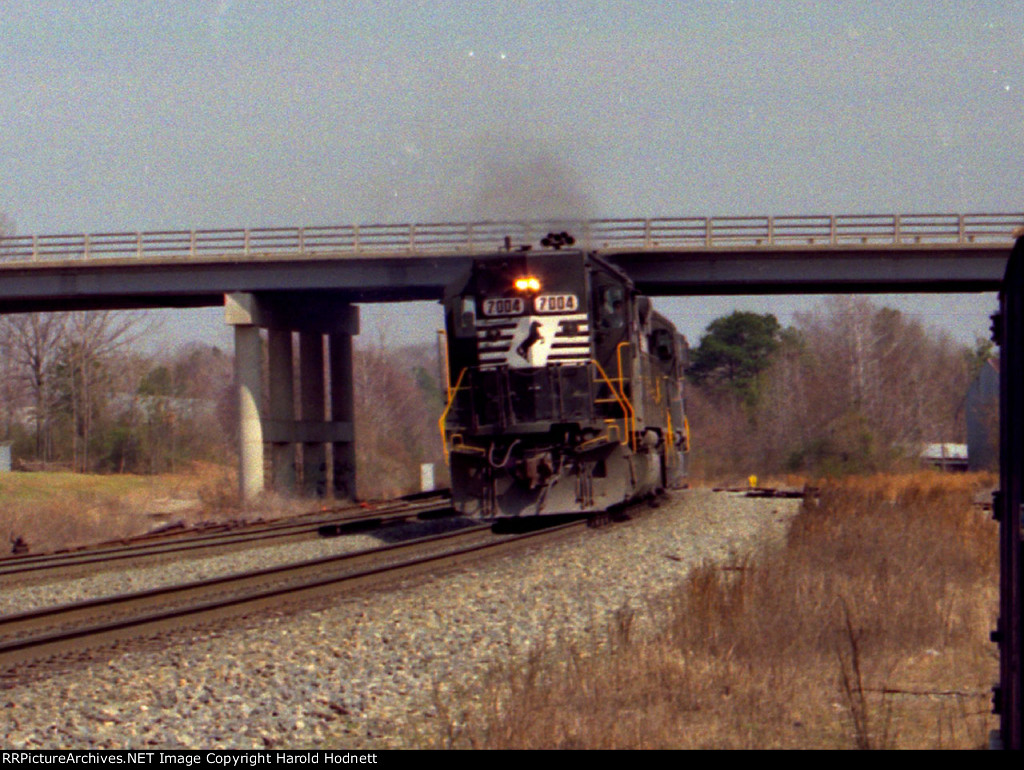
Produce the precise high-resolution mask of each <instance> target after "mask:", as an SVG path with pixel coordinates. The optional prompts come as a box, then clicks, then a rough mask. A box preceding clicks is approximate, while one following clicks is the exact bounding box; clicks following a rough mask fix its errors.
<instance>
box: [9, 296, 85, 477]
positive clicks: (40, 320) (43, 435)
mask: <svg viewBox="0 0 1024 770" xmlns="http://www.w3.org/2000/svg"><path fill="white" fill-rule="evenodd" d="M68 320H69V316H68V314H67V313H26V314H19V315H8V316H3V317H2V318H0V338H2V339H3V340H4V344H5V346H6V348H7V352H8V354H9V355H10V356H11V359H12V361H13V364H14V366H15V367H16V368H17V370H18V372H19V375H20V378H21V380H22V381H23V382H25V383H27V386H28V390H29V394H30V396H31V399H32V406H33V421H34V422H35V429H36V457H37V459H40V460H43V461H44V462H46V461H48V460H49V459H50V453H51V450H52V444H51V440H50V439H51V436H50V426H51V407H52V405H53V392H52V387H51V384H52V383H51V381H50V376H51V374H52V373H53V366H54V363H55V362H56V360H57V356H58V354H59V352H60V345H61V342H62V340H63V337H64V330H65V328H66V327H67V325H68Z"/></svg>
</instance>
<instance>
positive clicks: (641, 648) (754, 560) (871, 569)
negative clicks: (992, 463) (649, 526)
mask: <svg viewBox="0 0 1024 770" xmlns="http://www.w3.org/2000/svg"><path fill="white" fill-rule="evenodd" d="M993 482H994V479H993V478H992V477H988V476H949V475H939V474H932V473H921V474H915V475H910V476H898V477H897V476H877V477H873V478H851V479H847V480H843V481H837V482H831V483H826V484H824V485H823V491H822V495H821V498H820V501H819V502H817V503H813V502H808V503H806V504H805V505H804V507H803V508H802V510H801V512H800V514H799V515H798V517H797V518H796V519H795V520H794V522H793V525H792V528H791V531H790V534H789V536H788V539H787V541H786V543H785V545H784V546H783V547H780V548H778V549H776V550H773V551H764V552H759V553H753V554H749V555H747V556H745V557H742V558H739V559H737V560H736V561H734V562H733V563H731V564H706V565H704V566H702V567H700V568H699V569H696V570H694V571H693V572H692V574H691V575H690V576H689V578H688V580H687V581H686V583H685V584H684V585H681V586H680V587H679V588H678V590H677V591H675V592H673V593H671V594H670V595H667V596H661V597H652V598H650V599H649V600H648V601H647V603H646V609H645V611H646V612H648V613H651V614H652V616H653V619H654V621H655V622H654V624H653V625H654V626H655V627H656V628H658V629H659V630H658V631H656V632H653V633H648V634H644V635H641V634H639V633H637V632H636V631H635V630H634V625H635V624H634V622H633V615H632V614H631V613H629V612H622V613H620V614H619V617H618V618H617V621H616V624H615V627H614V628H611V629H609V630H608V632H607V634H606V635H605V636H602V637H600V638H595V639H591V640H583V641H579V640H577V641H573V642H572V643H566V644H563V645H559V646H558V647H557V648H556V649H547V650H543V649H541V650H535V651H533V652H532V653H531V654H530V655H529V656H528V657H526V658H524V659H520V660H517V661H515V662H513V663H512V664H510V665H508V666H506V667H504V668H502V669H500V670H495V671H494V672H492V674H491V676H490V677H489V678H488V683H487V685H486V686H485V687H484V688H483V690H482V691H481V692H473V693H460V694H458V695H457V696H455V698H454V699H453V700H452V702H451V703H448V704H445V703H442V704H439V706H440V708H441V709H442V710H443V711H444V712H446V713H447V714H448V716H449V719H448V730H447V732H446V733H445V735H443V736H441V738H442V741H443V742H445V743H446V744H447V745H449V746H453V747H472V748H478V747H487V748H979V747H983V746H985V745H986V742H987V737H988V733H989V731H990V730H991V729H993V728H995V727H996V726H997V722H996V719H995V717H993V716H991V714H990V713H989V712H990V710H991V690H990V688H991V686H992V684H993V683H994V682H995V681H996V678H997V676H998V672H997V670H998V666H997V651H996V648H995V645H993V644H991V643H990V642H989V640H988V633H989V630H990V629H991V628H993V627H994V623H995V616H996V601H997V582H996V578H997V571H998V556H997V544H996V525H995V523H994V522H992V520H991V517H990V516H989V515H988V514H987V513H984V512H982V511H981V510H980V509H978V508H976V507H972V505H971V500H972V496H973V495H974V494H975V492H976V491H977V490H978V489H980V488H982V487H985V486H991V485H992V483H993ZM467 703H470V704H473V705H472V706H470V707H468V708H467V707H466V706H465V704H467ZM455 704H462V705H460V706H456V705H455Z"/></svg>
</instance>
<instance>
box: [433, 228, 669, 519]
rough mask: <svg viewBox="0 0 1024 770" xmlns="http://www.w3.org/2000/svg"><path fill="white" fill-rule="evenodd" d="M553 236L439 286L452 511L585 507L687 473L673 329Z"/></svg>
mask: <svg viewBox="0 0 1024 770" xmlns="http://www.w3.org/2000/svg"><path fill="white" fill-rule="evenodd" d="M551 243H552V242H550V241H549V244H545V245H550V244H551ZM554 245H555V247H556V248H555V249H553V250H552V249H549V250H545V251H536V252H530V251H522V252H509V253H502V254H497V255H495V256H493V257H488V258H481V259H477V260H475V261H474V263H473V266H472V270H471V271H470V274H469V275H467V276H465V277H464V278H463V279H462V280H460V281H458V282H457V283H456V284H455V285H453V286H451V287H449V289H448V292H447V293H446V296H445V300H444V304H445V318H446V327H447V351H448V360H447V375H448V402H447V406H446V408H445V410H444V414H443V415H442V416H441V430H442V433H443V435H444V442H445V452H446V456H447V457H448V460H449V465H450V468H451V485H452V497H453V501H454V505H455V508H456V509H457V510H458V511H459V512H460V513H463V514H467V515H473V516H480V517H484V518H491V517H519V516H533V515H539V514H545V515H547V514H566V513H581V512H584V513H587V512H594V513H596V512H601V511H605V510H607V509H609V508H611V507H613V506H615V505H617V504H619V503H623V502H626V501H628V500H631V499H634V498H637V497H639V496H643V495H652V494H654V493H656V492H658V491H660V490H662V489H664V488H666V487H670V486H674V485H677V484H678V483H679V482H680V481H681V479H682V476H683V474H684V472H685V456H684V453H685V452H686V451H687V449H688V440H689V439H688V429H687V426H686V419H685V413H684V408H683V389H682V370H683V366H684V357H685V355H686V341H685V339H684V338H683V337H681V336H680V335H679V334H678V333H677V332H676V330H675V328H674V327H673V326H672V324H671V323H670V322H669V321H668V320H666V319H665V318H664V317H662V316H660V315H658V314H657V313H655V312H654V311H653V310H652V308H651V303H650V300H649V299H648V298H646V297H643V296H640V295H638V294H637V293H636V291H635V289H634V286H633V284H632V282H631V281H630V280H629V278H628V277H627V276H626V275H625V274H624V273H623V272H622V271H621V270H619V269H618V268H616V267H614V266H613V265H611V264H609V263H608V262H606V261H604V260H602V259H601V258H599V257H598V256H596V255H594V254H589V253H584V252H581V251H578V250H564V249H563V250H558V246H560V245H562V244H561V243H555V244H554Z"/></svg>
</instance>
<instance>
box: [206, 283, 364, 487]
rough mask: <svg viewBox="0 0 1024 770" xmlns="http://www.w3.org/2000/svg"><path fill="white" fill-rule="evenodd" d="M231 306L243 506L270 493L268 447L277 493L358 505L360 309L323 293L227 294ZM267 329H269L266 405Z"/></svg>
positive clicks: (227, 313)
mask: <svg viewBox="0 0 1024 770" xmlns="http://www.w3.org/2000/svg"><path fill="white" fill-rule="evenodd" d="M224 306H225V320H226V321H227V323H229V324H231V325H233V326H234V327H235V380H236V382H237V387H238V399H239V415H240V421H239V490H240V493H241V495H242V499H244V500H250V499H252V498H253V497H255V496H256V495H257V494H259V493H260V492H262V491H263V489H264V461H263V450H264V445H265V444H269V445H270V458H271V468H272V471H271V473H272V483H273V488H274V490H275V491H277V492H278V493H280V494H302V495H305V496H311V497H325V496H326V495H327V493H328V490H332V491H333V494H334V496H335V497H336V498H345V499H353V498H354V497H355V493H356V483H355V436H354V429H353V417H354V409H353V403H354V400H353V392H352V335H353V334H358V332H359V313H358V308H356V307H354V306H352V305H350V304H348V302H347V301H345V300H343V299H339V298H337V297H336V296H332V295H331V294H330V293H323V292H273V293H265V294H254V293H237V294H228V295H225V302H224ZM261 329H267V357H266V360H267V365H268V376H267V382H268V384H269V399H268V403H267V404H266V405H264V403H263V395H262V382H263V361H264V356H263V344H262V340H261V336H260V330H261ZM296 332H297V333H298V342H299V345H298V352H299V356H298V358H299V361H298V364H299V365H298V370H299V371H298V374H299V377H298V391H299V392H298V402H297V403H296V397H295V396H296V393H295V386H294V382H295V371H294V345H293V337H294V336H295V333H296ZM325 337H326V339H327V341H328V343H329V345H328V350H329V354H328V355H329V360H328V362H327V364H328V365H327V366H326V367H325V355H324V342H325ZM297 412H298V414H297ZM299 446H301V447H302V454H301V463H300V462H299V453H298V451H297V450H298V447H299ZM300 468H301V473H299V472H298V470H299V469H300Z"/></svg>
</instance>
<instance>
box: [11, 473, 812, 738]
mask: <svg viewBox="0 0 1024 770" xmlns="http://www.w3.org/2000/svg"><path fill="white" fill-rule="evenodd" d="M799 504H800V501H799V500H786V499H772V498H767V499H766V498H746V497H744V496H742V495H738V494H735V493H713V492H709V491H705V490H691V491H685V492H676V493H674V494H673V496H672V497H671V498H670V499H668V500H667V501H666V502H664V503H663V504H662V506H661V507H660V508H658V509H656V510H652V511H650V512H644V513H642V514H640V515H639V516H638V517H637V518H635V519H634V520H632V521H628V522H624V523H619V524H615V525H614V526H610V527H605V528H598V529H589V530H585V531H583V532H582V534H581V535H580V536H578V537H575V536H574V537H572V538H567V539H565V540H562V541H560V542H557V543H555V544H553V545H548V546H545V547H542V548H537V549H534V550H531V551H528V552H525V553H517V554H515V555H511V556H504V557H501V558H496V559H488V560H483V561H480V562H476V563H474V564H472V565H471V566H469V567H463V568H461V569H459V570H458V571H455V572H450V573H447V574H443V575H440V576H438V577H435V578H421V579H418V580H417V581H416V582H409V583H406V584H402V585H400V586H398V587H392V588H390V589H388V590H386V591H379V592H374V593H365V594H360V595H357V596H350V597H345V596H339V597H338V598H337V600H336V601H335V602H334V603H333V604H331V603H321V605H319V606H318V607H317V608H316V609H309V610H299V611H293V612H289V613H282V614H280V615H265V616H262V617H261V618H260V619H259V622H258V623H256V622H252V621H251V620H250V621H246V622H239V623H237V624H233V625H221V626H215V627H213V628H212V630H209V631H205V632H201V633H193V634H192V635H190V636H185V635H183V634H181V635H176V636H175V637H172V638H171V640H170V643H169V644H165V645H163V646H162V647H153V648H151V649H147V648H145V647H140V648H139V649H135V648H130V649H129V651H127V652H122V651H118V650H112V651H110V652H108V653H106V654H104V655H103V656H102V657H97V656H95V655H94V656H93V658H92V659H91V660H90V661H88V662H85V663H81V664H78V665H77V666H76V667H74V668H72V669H69V670H66V671H63V672H59V673H55V674H52V675H49V676H47V677H45V678H39V677H37V678H35V679H34V680H32V681H30V682H29V683H27V684H14V685H11V684H8V685H4V689H3V690H2V691H0V711H2V714H3V719H2V721H0V745H2V746H3V747H4V748H9V749H19V748H38V749H61V748H65V749H70V748H128V749H146V748H162V749H189V748H224V749H250V748H256V749H264V748H337V749H358V748H412V747H421V746H424V745H429V743H430V742H431V738H439V737H440V736H441V734H442V731H443V725H441V724H440V718H439V717H438V715H437V714H436V713H435V702H436V696H435V693H437V692H452V691H453V690H454V691H462V690H464V689H465V688H469V689H470V690H471V689H472V687H473V685H474V683H475V682H477V681H479V679H480V678H481V677H482V676H483V675H484V674H485V673H486V671H487V670H488V669H489V668H490V667H491V666H493V665H494V664H495V663H497V662H499V661H501V660H504V659H507V658H508V656H509V655H512V654H515V653H517V652H518V653H521V652H522V651H524V650H526V649H527V648H528V647H529V646H530V645H531V644H534V643H536V642H537V641H538V640H541V639H547V640H549V641H550V640H553V639H569V638H574V637H577V638H578V637H581V636H583V635H586V634H591V633H595V632H597V633H600V632H602V631H603V629H605V628H607V627H608V624H609V622H610V621H611V619H612V617H614V613H615V612H616V611H618V610H621V609H622V608H623V607H624V606H629V607H630V608H631V609H632V610H634V611H635V612H637V613H638V614H639V617H640V618H641V619H642V613H643V608H644V600H645V598H648V597H653V596H656V595H658V594H660V593H663V592H664V591H666V590H669V589H670V588H672V587H673V586H674V585H675V584H677V583H678V582H679V581H680V580H681V579H682V578H683V577H684V576H685V575H686V573H687V571H688V570H689V569H690V567H692V566H694V565H696V564H700V563H701V562H703V561H709V560H710V561H720V560H724V559H727V558H729V557H730V555H731V554H734V553H743V552H746V551H748V550H750V549H751V548H753V547H755V546H756V545H759V544H763V543H766V542H770V541H773V540H777V539H778V538H780V537H782V536H783V535H784V533H785V530H786V527H787V526H788V522H789V520H790V519H791V518H792V516H793V515H794V514H795V513H796V511H797V510H798V507H799ZM361 537H365V536H361ZM320 547H322V546H320ZM332 547H334V548H340V547H343V546H332ZM261 550H265V549H261ZM254 553H259V551H257V552H254ZM264 558H265V557H264ZM302 558H310V557H308V556H296V557H295V559H294V560H296V561H298V560H300V559H302ZM192 569H195V566H194V565H193V567H192ZM211 569H212V567H211ZM123 577H124V576H120V578H122V579H123ZM96 579H100V578H96ZM141 582H143V581H142V579H141V578H139V577H137V576H136V577H134V578H133V582H131V583H129V584H130V585H132V587H133V588H134V589H136V590H137V588H138V585H139V584H140V583H141ZM118 585H121V584H118ZM45 588H47V589H48V590H49V589H52V588H54V586H52V585H51V586H47V587H45ZM89 590H90V592H95V591H99V592H103V591H107V592H109V593H116V592H118V591H120V590H123V589H122V588H114V587H110V588H109V589H104V588H102V587H97V586H91V587H90V589H89ZM2 600H3V601H5V602H15V603H17V601H18V598H17V594H16V592H14V591H6V592H5V595H4V597H3V598H2ZM68 600H69V599H68V598H67V597H65V598H64V601H68ZM3 606H4V607H5V608H6V607H8V606H10V605H9V604H5V605H3ZM22 608H24V605H22ZM3 611H4V612H8V611H9V610H7V609H4V610H3Z"/></svg>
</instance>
